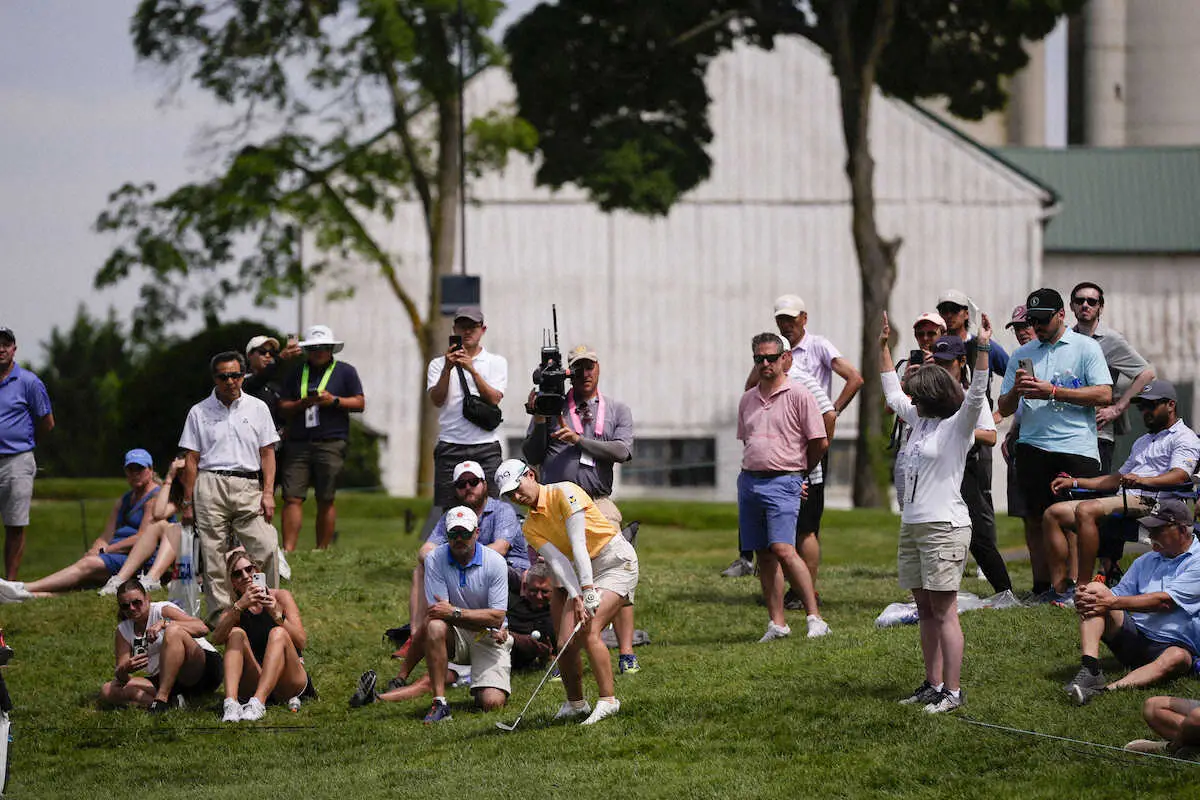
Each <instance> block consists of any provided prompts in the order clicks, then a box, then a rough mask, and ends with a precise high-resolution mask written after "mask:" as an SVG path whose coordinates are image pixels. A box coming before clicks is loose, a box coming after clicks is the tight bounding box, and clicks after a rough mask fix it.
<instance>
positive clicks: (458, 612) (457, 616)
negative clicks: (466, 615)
mask: <svg viewBox="0 0 1200 800" xmlns="http://www.w3.org/2000/svg"><path fill="white" fill-rule="evenodd" d="M454 618H455V619H462V609H461V608H459V607H458V606H455V607H454Z"/></svg>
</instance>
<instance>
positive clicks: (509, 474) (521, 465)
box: [496, 458, 529, 495]
mask: <svg viewBox="0 0 1200 800" xmlns="http://www.w3.org/2000/svg"><path fill="white" fill-rule="evenodd" d="M528 469H529V465H528V464H526V463H525V462H524V461H522V460H521V459H519V458H510V459H508V460H507V461H505V462H504V463H503V464H501V465H500V468H499V469H498V470H496V485H497V486H499V487H500V494H502V495H504V494H508V493H509V492H511V491H512V490H513V489H515V488H517V484H519V483H520V482H521V476H522V475H524V474H525V472H526V471H527V470H528Z"/></svg>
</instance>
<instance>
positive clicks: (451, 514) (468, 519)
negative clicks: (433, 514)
mask: <svg viewBox="0 0 1200 800" xmlns="http://www.w3.org/2000/svg"><path fill="white" fill-rule="evenodd" d="M478 527H479V517H478V516H476V515H475V512H474V511H472V510H471V509H469V508H467V507H466V506H455V507H454V508H452V509H450V510H449V511H447V512H446V530H448V531H452V530H454V529H455V528H463V529H465V530H468V531H473V530H475V529H476V528H478Z"/></svg>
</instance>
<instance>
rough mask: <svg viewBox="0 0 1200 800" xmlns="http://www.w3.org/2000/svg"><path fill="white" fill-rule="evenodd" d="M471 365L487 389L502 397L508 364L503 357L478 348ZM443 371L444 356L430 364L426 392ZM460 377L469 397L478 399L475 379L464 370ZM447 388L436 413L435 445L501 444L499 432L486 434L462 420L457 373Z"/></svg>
mask: <svg viewBox="0 0 1200 800" xmlns="http://www.w3.org/2000/svg"><path fill="white" fill-rule="evenodd" d="M471 363H472V364H474V365H475V371H476V372H478V373H479V375H480V377H482V378H483V380H484V381H486V382H487V385H488V386H490V387H492V388H493V389H495V390H496V391H497V392H500V394H504V391H505V390H506V389H507V388H508V361H507V360H506V359H505V358H504V356H498V355H496V354H495V353H489V352H488V351H487V350H485V349H483V348H482V347H480V348H479V353H478V354H477V355H476V356H475V357H474V358H472V359H471ZM445 367H446V357H445V356H438V357H437V358H435V359H433V360H432V361H430V362H429V370H428V372H427V373H426V377H425V391H429V390H430V389H432V388H433V387H434V386H436V385H437V382H438V379H439V378H441V377H442V370H443V369H445ZM463 375H465V376H466V378H467V386H468V387H470V389H471V393H472V394H475V395H478V394H479V387H477V386H476V385H475V378H474V377H472V375H471V373H469V372H467V371H466V370H463ZM446 386H447V391H446V402H445V403H443V404H442V407H441V408H439V409H438V441H440V442H446V443H448V444H489V443H490V442H498V441H500V434H499V433H498V431H499V429H498V428H497V429H496V430H495V431H485V430H484V429H483V428H481V427H479V426H478V425H476V424H474V423H472V422H468V421H467V420H466V419H464V418H463V415H462V400H463V392H462V382H461V381H460V380H459V379H458V370H454V371H453V372H452V373H451V375H450V381H449V383H448V384H447V385H446Z"/></svg>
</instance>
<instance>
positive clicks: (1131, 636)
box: [1064, 499, 1200, 705]
mask: <svg viewBox="0 0 1200 800" xmlns="http://www.w3.org/2000/svg"><path fill="white" fill-rule="evenodd" d="M1142 527H1143V528H1145V529H1146V532H1147V533H1149V534H1150V543H1151V544H1152V545H1153V546H1154V550H1153V551H1152V552H1150V553H1146V554H1145V555H1143V556H1141V557H1140V558H1138V559H1137V560H1136V561H1134V562H1133V564H1132V565H1130V567H1129V571H1128V572H1126V573H1125V577H1124V578H1122V579H1121V582H1120V583H1118V584H1117V585H1116V586H1115V587H1114V588H1113V589H1112V590H1111V591H1110V590H1109V589H1108V588H1107V587H1106V586H1105V585H1104V584H1103V583H1098V582H1097V583H1089V584H1088V585H1087V586H1085V587H1083V588H1082V589H1080V590H1079V592H1078V593H1077V594H1076V595H1075V610H1076V611H1077V612H1078V613H1079V617H1080V621H1079V634H1080V640H1081V646H1080V650H1081V651H1082V658H1081V659H1080V660H1081V665H1080V668H1079V672H1078V674H1076V675H1075V677H1074V678H1072V679H1071V682H1070V683H1068V684H1067V685H1066V686H1065V687H1064V688H1065V689H1066V692H1067V694H1068V695H1069V696H1070V697H1071V699H1072V700H1074V701H1075V702H1076V703H1077V704H1079V705H1083V704H1084V703H1086V702H1088V701H1089V700H1091V699H1092V698H1093V697H1094V696H1096V695H1097V694H1099V693H1100V692H1102V691H1105V690H1107V689H1126V688H1134V687H1140V686H1149V685H1151V684H1153V683H1157V682H1159V681H1162V680H1165V679H1167V678H1170V677H1173V676H1175V675H1182V674H1185V673H1187V672H1189V671H1190V670H1191V668H1192V662H1193V660H1194V659H1195V658H1196V655H1197V654H1200V620H1198V619H1197V617H1198V615H1200V542H1198V541H1196V537H1195V536H1194V535H1193V533H1192V512H1191V511H1190V510H1189V509H1188V507H1187V503H1185V502H1183V501H1182V500H1175V499H1170V500H1161V501H1159V502H1158V503H1157V504H1156V505H1155V506H1154V508H1153V509H1152V510H1151V511H1150V515H1149V516H1147V517H1144V518H1143V519H1142ZM1100 642H1104V643H1105V644H1106V645H1108V648H1109V649H1110V650H1112V652H1113V655H1115V656H1116V657H1117V659H1118V660H1119V661H1120V662H1121V663H1122V664H1124V665H1125V666H1126V667H1129V668H1130V669H1131V670H1132V671H1131V672H1130V673H1129V674H1127V675H1126V676H1125V677H1123V678H1121V679H1120V680H1118V681H1114V682H1112V683H1106V681H1105V679H1104V673H1103V672H1102V671H1101V670H1100V662H1099V656H1100Z"/></svg>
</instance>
